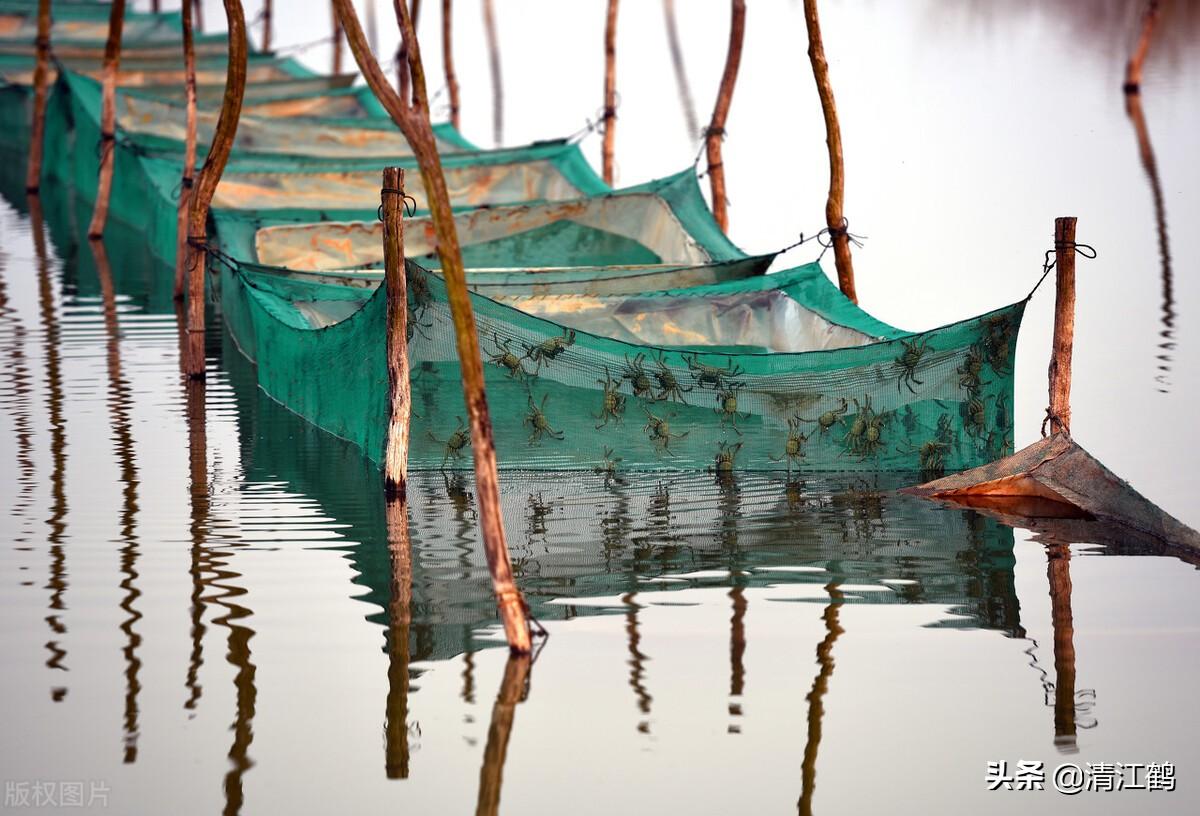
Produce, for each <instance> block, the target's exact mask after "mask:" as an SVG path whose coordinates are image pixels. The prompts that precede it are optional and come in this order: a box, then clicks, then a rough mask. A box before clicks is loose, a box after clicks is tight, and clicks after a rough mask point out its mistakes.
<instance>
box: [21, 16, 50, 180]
mask: <svg viewBox="0 0 1200 816" xmlns="http://www.w3.org/2000/svg"><path fill="white" fill-rule="evenodd" d="M37 32H38V33H37V64H36V65H35V66H34V68H33V127H32V129H31V131H30V135H29V165H28V168H27V169H26V173H25V192H26V193H28V194H30V195H36V194H37V191H38V189H39V188H40V187H41V185H42V154H43V151H44V150H45V145H44V144H43V142H44V141H45V136H46V97H47V96H48V95H49V90H50V0H38V19H37Z"/></svg>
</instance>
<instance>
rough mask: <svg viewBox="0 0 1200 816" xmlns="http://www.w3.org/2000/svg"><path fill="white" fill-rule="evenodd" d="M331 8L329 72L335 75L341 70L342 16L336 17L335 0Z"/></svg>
mask: <svg viewBox="0 0 1200 816" xmlns="http://www.w3.org/2000/svg"><path fill="white" fill-rule="evenodd" d="M332 8H333V65H332V67H331V68H330V71H331V73H332V74H333V75H334V76H337V75H338V74H340V73H341V72H342V18H341V17H338V13H337V4H336V2H335V3H334V4H333V5H332Z"/></svg>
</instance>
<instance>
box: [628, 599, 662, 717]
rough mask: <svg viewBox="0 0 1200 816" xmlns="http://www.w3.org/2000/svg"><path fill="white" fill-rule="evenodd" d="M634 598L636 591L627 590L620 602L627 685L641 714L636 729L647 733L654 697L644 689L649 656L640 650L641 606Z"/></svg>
mask: <svg viewBox="0 0 1200 816" xmlns="http://www.w3.org/2000/svg"><path fill="white" fill-rule="evenodd" d="M636 599H637V593H636V592H627V593H625V594H624V595H622V596H621V602H622V603H624V604H625V635H626V639H627V643H628V644H629V646H628V648H629V660H628V661H627V662H628V663H629V687H630V688H631V689H633V696H634V697H636V698H637V708H638V711H639V712H641V714H642V719H641V720H640V721H639V722H638V724H637V730H638V731H639V732H641V733H643V734H649V733H650V704H651V703H653V702H654V698H653V697H651V696H650V692H649V691H648V690H647V689H646V661H647V660H648V659H649V658H647V657H646V655H645V654H644V653H643V652H642V650H641V643H642V635H641V631H640V629H639V625H638V610H640V609H641V608H642V607H641V605H640V604H639V603H637V600H636Z"/></svg>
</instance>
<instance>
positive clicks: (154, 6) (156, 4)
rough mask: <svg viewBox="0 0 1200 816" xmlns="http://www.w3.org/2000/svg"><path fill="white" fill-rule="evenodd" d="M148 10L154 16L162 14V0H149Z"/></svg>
mask: <svg viewBox="0 0 1200 816" xmlns="http://www.w3.org/2000/svg"><path fill="white" fill-rule="evenodd" d="M150 10H151V11H152V12H154V13H155V14H159V13H160V12H162V0H150Z"/></svg>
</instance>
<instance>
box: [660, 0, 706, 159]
mask: <svg viewBox="0 0 1200 816" xmlns="http://www.w3.org/2000/svg"><path fill="white" fill-rule="evenodd" d="M663 18H664V21H665V22H666V25H667V47H668V48H669V49H670V51H671V67H672V68H674V69H675V84H676V85H677V86H678V87H679V104H680V105H682V106H683V122H684V125H685V126H686V127H687V134H688V138H689V139H695V138H696V137H697V136H699V135H700V125H699V122H698V120H697V119H696V103H695V102H694V101H692V88H691V86H690V85H689V84H688V78H687V70H686V69H685V68H684V65H683V49H682V48H680V47H679V29H678V27H677V26H676V25H675V0H663Z"/></svg>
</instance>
